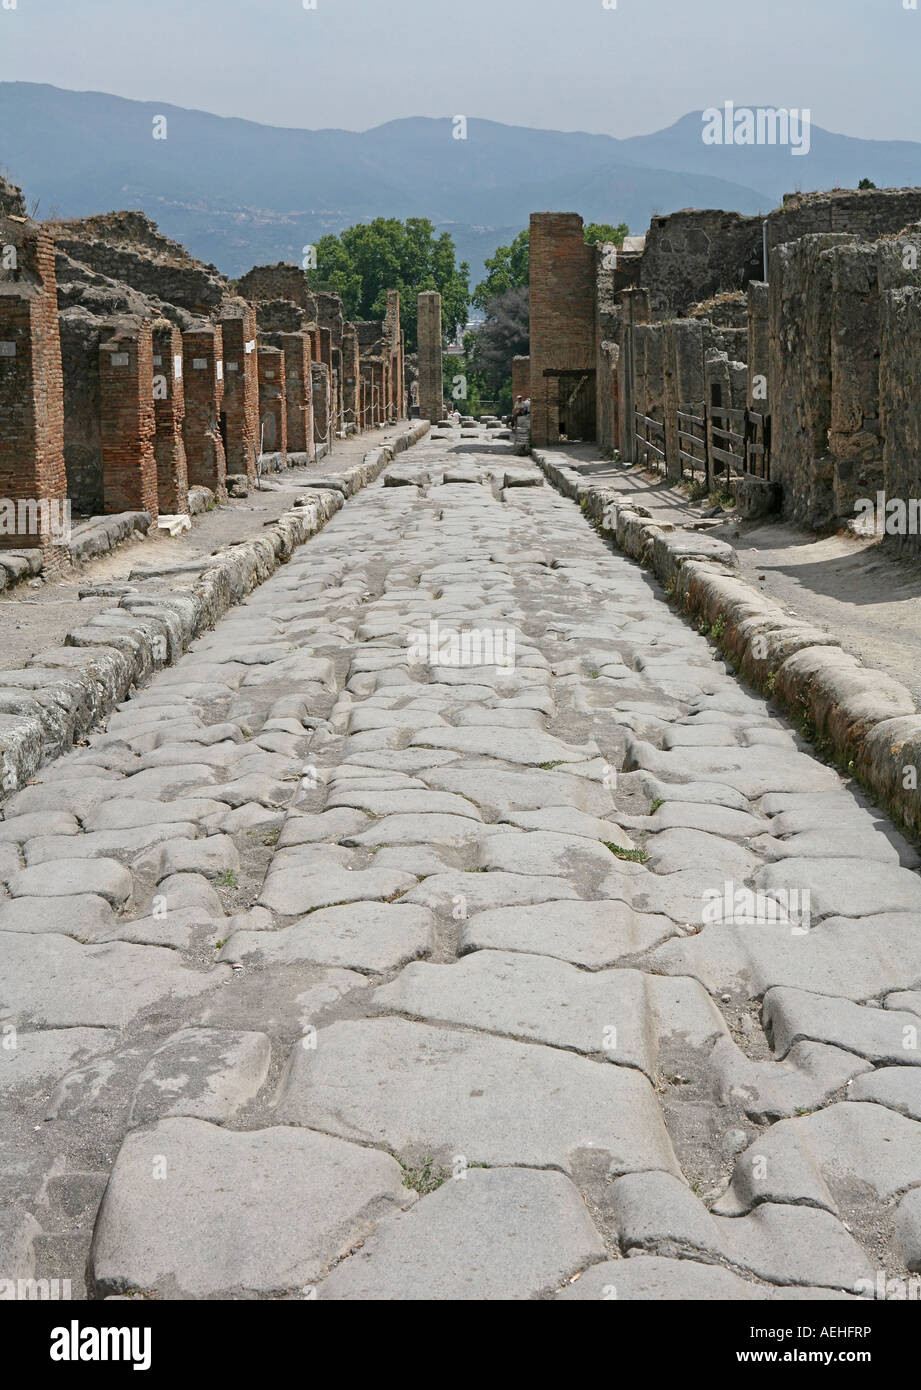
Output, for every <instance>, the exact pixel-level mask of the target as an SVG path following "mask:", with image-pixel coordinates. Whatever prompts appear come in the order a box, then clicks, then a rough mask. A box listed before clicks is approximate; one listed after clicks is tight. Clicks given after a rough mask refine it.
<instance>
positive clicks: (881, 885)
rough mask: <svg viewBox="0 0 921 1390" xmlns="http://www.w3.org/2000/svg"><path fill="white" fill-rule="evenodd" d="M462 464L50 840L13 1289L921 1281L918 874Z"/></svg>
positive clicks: (119, 766) (262, 629)
mask: <svg viewBox="0 0 921 1390" xmlns="http://www.w3.org/2000/svg"><path fill="white" fill-rule="evenodd" d="M464 434H465V436H466V437H462V436H461V435H460V432H459V431H454V432H453V433H452V434H451V435H449V436H446V435H444V434H442V436H441V437H439V436H437V435H436V436H435V437H434V438H432V439H431V440H430V441H429V442H426V443H425V444H423V445H421V446H419V447H417V448H416V449H414V450H413V451H412V452H411V453H410V454H408V455H405V456H403V457H402V458H401V460H400V461H399V462H398V463H397V464H395V465H393V466H392V467H391V468H390V471H389V475H388V476H389V479H390V480H391V482H393V483H400V482H402V484H403V485H396V486H385V485H384V483H383V482H379V483H378V484H376V485H375V486H374V487H372V488H370V489H368V490H367V491H366V492H364V493H362V494H360V495H359V496H358V497H356V498H354V499H353V500H352V501H350V502H349V503H348V505H347V507H346V508H345V509H344V510H343V511H342V512H340V513H339V514H338V515H337V516H336V517H335V518H334V519H333V521H332V522H331V523H330V524H329V526H328V527H327V529H326V530H325V531H323V532H322V533H321V534H320V535H319V536H317V537H316V538H314V539H313V540H312V541H311V542H310V543H309V544H307V545H306V546H304V547H302V549H301V550H300V551H298V552H297V553H296V555H295V556H294V558H293V559H292V561H291V562H290V563H289V564H288V565H287V566H285V567H284V568H283V569H282V570H280V571H279V572H278V574H276V576H275V577H274V578H272V579H271V580H270V581H269V582H267V583H266V584H265V585H264V586H263V587H262V588H260V589H259V590H257V591H256V592H254V593H253V594H252V595H251V596H250V598H249V599H248V600H247V602H246V603H244V604H243V605H242V606H241V607H240V608H238V609H236V610H234V612H233V613H232V614H230V615H228V616H227V617H225V618H224V619H223V621H222V622H221V623H220V625H219V626H218V628H217V629H216V630H215V631H214V632H212V633H210V634H208V635H207V636H206V637H203V638H202V639H200V640H198V641H197V642H196V643H195V647H194V649H193V650H192V651H191V652H190V653H189V654H188V655H187V656H186V657H185V658H184V659H183V660H182V661H181V662H180V663H179V664H178V665H177V666H175V667H173V668H170V669H168V670H166V671H164V672H161V673H160V674H159V675H158V676H157V677H156V678H155V679H154V680H153V681H152V682H151V683H150V684H149V685H148V686H147V687H146V688H145V689H144V690H143V691H141V692H140V693H139V694H138V695H137V697H136V698H135V699H133V700H132V701H131V702H130V703H128V704H126V705H125V706H123V707H122V708H121V709H120V710H119V711H118V712H117V713H115V714H114V715H113V716H112V717H111V718H110V720H109V722H108V729H107V732H106V733H105V734H100V735H98V736H96V737H95V738H94V739H93V740H92V741H91V746H90V747H88V748H83V749H79V750H76V751H75V752H74V753H73V754H71V755H69V756H67V757H66V758H63V759H61V760H60V761H59V762H58V763H56V764H55V765H54V766H53V767H51V768H49V769H47V770H46V771H45V773H44V774H43V775H42V777H41V779H40V781H39V782H38V783H37V784H36V785H33V786H30V787H28V788H26V789H24V790H23V791H21V792H20V793H18V794H17V795H16V796H15V797H14V798H13V799H12V800H11V801H9V802H8V803H7V805H6V806H5V808H4V809H5V815H6V818H5V820H4V821H3V822H2V823H0V881H2V882H3V883H4V884H5V885H6V896H5V897H3V898H2V899H0V1030H2V1032H0V1090H2V1093H3V1094H2V1101H3V1105H2V1114H0V1173H2V1177H0V1198H2V1206H0V1245H2V1249H3V1254H2V1256H0V1277H2V1276H6V1277H13V1276H16V1275H22V1274H26V1275H28V1274H30V1273H33V1272H34V1273H37V1274H38V1275H40V1276H44V1277H48V1278H51V1277H58V1278H70V1279H71V1280H72V1282H73V1288H74V1292H75V1293H76V1294H77V1295H78V1296H80V1295H82V1294H83V1292H84V1288H85V1289H86V1291H87V1292H88V1293H89V1295H90V1296H96V1297H102V1296H106V1295H110V1294H123V1293H128V1292H131V1293H135V1294H136V1293H138V1292H140V1293H143V1294H147V1295H148V1296H154V1297H193V1298H205V1297H213V1296H231V1297H234V1296H236V1297H253V1296H256V1297H286V1298H304V1297H318V1298H321V1299H322V1298H336V1299H359V1298H369V1297H370V1298H388V1299H413V1298H474V1299H486V1298H529V1297H540V1296H557V1297H563V1298H587V1299H598V1298H611V1297H615V1296H616V1297H618V1298H622V1299H623V1298H628V1299H629V1298H669V1297H677V1298H700V1297H705V1298H731V1299H769V1298H828V1297H836V1296H839V1297H841V1296H845V1294H846V1292H847V1291H853V1290H854V1289H855V1288H858V1287H860V1284H859V1281H861V1280H864V1279H866V1280H873V1279H875V1276H876V1271H877V1270H878V1269H882V1270H883V1271H885V1272H886V1273H887V1274H888V1275H890V1276H893V1277H895V1276H899V1275H902V1276H904V1275H905V1274H906V1273H907V1271H908V1270H909V1269H912V1268H914V1269H917V1268H919V1264H921V1067H919V1062H921V1050H919V1048H918V1030H919V1028H921V878H919V875H918V873H917V864H918V860H917V858H916V856H915V855H914V853H913V851H912V850H911V849H910V848H909V847H908V846H907V845H906V844H905V843H904V842H903V841H901V840H900V838H899V836H898V835H897V833H896V832H895V831H894V830H893V828H892V827H891V826H890V825H888V824H887V823H886V822H885V821H883V820H881V818H880V817H879V816H878V815H875V814H874V813H873V812H872V811H870V810H869V809H867V808H866V806H865V805H864V804H862V803H861V802H860V801H859V800H858V799H857V798H856V797H855V795H853V794H852V792H851V791H850V790H848V789H847V787H846V786H845V784H844V783H843V782H842V781H841V779H840V778H839V777H838V775H837V774H836V773H835V772H833V771H832V770H830V769H829V768H827V767H825V766H824V765H822V764H821V763H820V762H818V761H817V760H816V759H814V758H813V757H812V756H811V755H810V754H809V752H808V751H807V750H806V749H805V747H804V746H803V745H802V744H800V743H799V742H798V740H797V738H796V737H795V736H794V735H793V734H792V733H791V732H790V730H789V728H788V727H787V726H786V725H785V724H784V723H783V722H782V721H781V720H779V719H778V718H776V717H775V716H774V715H773V714H772V713H771V711H770V709H769V708H768V707H767V706H766V705H765V703H764V702H763V701H761V700H760V699H755V698H753V697H751V696H750V695H749V694H748V693H746V691H745V690H744V689H743V688H742V687H741V686H740V685H739V684H738V683H737V682H736V681H735V679H734V678H733V677H732V676H731V675H730V674H728V673H727V672H726V671H725V669H724V667H723V666H722V664H721V662H720V661H719V660H717V659H715V656H714V649H713V648H712V647H711V646H710V645H709V644H708V642H707V641H706V640H705V639H704V638H703V637H701V636H699V635H697V634H696V633H694V632H693V631H691V630H690V629H689V628H688V627H687V626H686V625H685V624H684V623H683V622H682V621H681V620H680V619H679V618H678V617H677V616H676V615H675V614H674V613H673V612H672V611H671V610H670V608H669V606H668V604H667V602H666V600H665V597H664V595H663V594H662V592H661V590H659V589H658V587H657V586H656V584H655V583H654V581H653V580H652V579H651V578H650V577H649V576H647V575H646V574H644V572H643V571H641V570H640V569H639V568H638V567H636V566H635V565H633V564H632V563H631V562H629V561H627V560H626V559H624V558H623V557H621V556H619V555H618V554H616V553H613V552H612V551H611V550H610V549H609V548H608V547H607V545H606V544H605V543H604V542H603V541H602V540H601V539H600V538H599V537H598V536H597V535H596V534H595V533H594V532H593V531H592V530H591V528H590V527H589V525H588V524H587V522H586V521H585V520H584V519H583V517H582V516H581V515H580V513H579V511H578V509H577V508H576V507H575V506H574V505H573V504H572V503H571V502H568V501H566V500H564V499H562V498H561V497H559V496H558V495H557V494H556V493H554V492H553V491H552V490H551V489H550V488H549V487H548V486H546V485H545V484H544V483H543V480H542V478H541V476H540V474H539V473H538V471H537V469H536V468H535V467H534V466H533V465H532V464H531V463H530V462H528V461H527V460H522V459H518V458H514V457H512V455H511V453H510V451H509V448H508V446H506V445H503V444H501V443H499V442H498V441H496V440H495V439H494V438H489V437H488V436H487V435H486V433H485V432H484V431H480V432H479V434H478V435H476V436H473V435H469V434H468V433H467V432H464ZM432 624H437V630H436V629H435V628H433V627H432ZM487 660H488V663H489V664H487ZM751 915H755V916H756V917H759V918H761V919H763V920H760V921H755V922H751V921H749V920H747V918H748V917H749V916H751ZM100 1202H101V1205H100ZM97 1213H98V1214H97ZM91 1242H92V1243H91ZM84 1269H85V1271H86V1284H85V1286H84V1282H83V1277H84Z"/></svg>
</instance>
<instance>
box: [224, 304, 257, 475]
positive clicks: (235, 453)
mask: <svg viewBox="0 0 921 1390" xmlns="http://www.w3.org/2000/svg"><path fill="white" fill-rule="evenodd" d="M221 333H222V340H223V351H224V406H223V409H224V421H225V438H226V441H227V443H226V448H225V452H226V455H227V472H228V473H236V474H241V473H242V474H245V475H246V476H247V477H248V478H249V479H250V481H251V482H253V481H255V477H256V458H257V456H258V452H259V367H258V358H257V338H258V331H257V327H256V311H255V309H254V308H253V307H252V305H250V304H247V302H246V300H244V299H231V300H227V301H225V303H224V306H223V309H222V312H221Z"/></svg>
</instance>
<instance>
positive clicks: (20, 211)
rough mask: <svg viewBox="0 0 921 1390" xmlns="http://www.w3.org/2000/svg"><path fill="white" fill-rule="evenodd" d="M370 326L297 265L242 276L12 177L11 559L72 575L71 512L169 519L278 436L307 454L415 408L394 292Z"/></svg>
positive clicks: (4, 247)
mask: <svg viewBox="0 0 921 1390" xmlns="http://www.w3.org/2000/svg"><path fill="white" fill-rule="evenodd" d="M373 329H374V333H373V339H372V341H371V342H370V343H369V342H368V341H367V334H365V335H364V336H363V335H362V332H361V331H360V328H359V326H358V325H355V324H353V323H350V322H348V321H347V320H346V318H345V315H344V312H343V306H342V301H341V299H340V298H339V296H338V295H335V294H331V293H320V294H315V293H313V292H312V291H311V290H310V288H309V286H308V282H307V278H306V276H305V273H304V271H303V270H301V269H300V268H299V267H298V266H296V265H290V264H285V263H281V264H278V265H274V266H256V267H254V268H253V269H252V270H251V271H250V272H249V273H248V274H247V275H244V276H243V277H242V278H241V279H240V280H239V281H237V282H236V283H232V282H230V281H229V280H228V279H226V277H224V276H223V275H222V274H221V273H220V272H219V271H218V270H217V268H216V267H215V266H212V265H206V264H204V263H202V262H201V261H198V260H196V259H195V258H194V257H193V256H191V255H190V254H189V253H188V252H187V251H186V250H185V249H184V247H182V246H180V245H179V244H178V243H177V242H174V241H171V240H170V239H169V238H167V237H165V236H164V235H163V234H162V233H161V232H160V231H159V230H158V228H157V226H156V224H155V223H154V222H152V221H151V220H150V219H149V218H148V217H147V216H145V214H143V213H141V212H137V211H126V212H113V213H106V214H102V215H99V216H93V217H85V218H73V219H67V220H60V219H59V220H56V221H53V222H47V223H43V224H38V223H36V222H34V221H32V220H31V219H30V218H29V217H28V215H27V210H26V206H25V202H24V199H23V196H22V193H21V191H20V190H19V189H18V188H16V187H15V185H13V184H11V183H8V182H7V181H6V180H3V179H0V424H2V429H0V503H8V504H9V506H7V507H6V509H5V511H4V513H3V516H4V518H7V519H8V516H9V515H12V516H13V517H15V519H16V521H15V525H11V526H8V525H6V524H3V525H0V532H2V534H0V554H5V553H7V552H9V551H11V550H12V551H13V552H15V553H16V555H17V556H18V555H19V554H20V552H28V554H29V556H30V559H29V562H28V563H29V567H30V571H29V572H38V571H40V570H44V572H45V573H46V574H50V573H52V572H58V571H60V569H61V567H62V565H64V564H65V562H69V559H70V553H69V551H68V550H67V547H66V544H62V543H61V538H60V534H59V532H60V530H61V527H60V516H59V514H60V515H61V516H63V514H64V512H65V511H66V512H67V516H68V518H69V516H70V514H71V511H72V513H73V515H74V516H75V517H77V518H80V517H89V516H100V515H102V514H110V515H115V514H121V513H124V512H126V511H131V512H137V513H139V514H143V515H146V516H148V517H149V523H148V524H155V523H156V522H157V519H158V516H159V515H161V514H162V515H163V516H164V517H173V516H177V515H178V516H182V515H187V514H188V509H189V490H190V488H193V489H196V488H207V489H208V490H209V492H210V493H212V494H213V495H214V496H215V497H216V498H217V499H218V500H219V501H223V500H224V499H225V498H226V496H227V484H228V478H229V479H230V480H231V483H232V484H235V485H236V484H238V483H241V484H242V486H243V487H244V488H245V486H247V485H248V484H250V483H252V482H253V480H255V478H256V476H257V472H258V469H259V460H260V449H261V447H262V444H263V440H265V441H266V442H265V448H266V450H267V451H268V452H269V453H270V454H271V458H272V460H273V461H274V462H275V464H276V466H278V464H279V463H281V464H282V466H283V465H284V462H285V461H288V462H290V463H291V464H292V465H295V464H307V463H312V462H314V461H315V460H316V459H317V457H318V456H321V455H322V454H323V453H325V452H328V451H329V450H330V449H332V448H333V447H334V444H335V440H336V439H337V438H341V437H344V436H345V435H347V434H352V433H355V432H357V431H359V430H362V429H365V428H370V427H372V426H375V425H380V424H383V423H385V422H386V421H389V420H396V419H397V418H402V417H404V416H405V414H406V397H405V386H404V382H403V372H404V360H403V334H402V331H401V328H400V306H399V295H398V294H397V293H396V291H391V292H390V293H388V296H387V312H386V317H385V319H384V320H383V321H382V322H381V323H379V324H375V325H373ZM273 372H274V373H276V375H275V376H273V375H272V373H273ZM277 373H280V374H281V375H280V376H279V375H277ZM269 440H271V443H269V442H268V441H269ZM196 495H197V494H196ZM8 563H13V562H12V561H9V562H8ZM15 563H16V565H17V567H19V565H20V562H19V560H16V562H15ZM17 572H18V569H17Z"/></svg>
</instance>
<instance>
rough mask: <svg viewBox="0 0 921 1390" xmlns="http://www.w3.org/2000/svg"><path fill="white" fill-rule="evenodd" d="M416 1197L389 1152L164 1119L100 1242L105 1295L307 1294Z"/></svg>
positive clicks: (303, 1134)
mask: <svg viewBox="0 0 921 1390" xmlns="http://www.w3.org/2000/svg"><path fill="white" fill-rule="evenodd" d="M409 1199H410V1193H409V1191H408V1189H407V1188H405V1187H404V1186H403V1183H402V1173H401V1171H400V1168H399V1165H398V1164H397V1163H396V1162H395V1161H394V1160H393V1159H392V1158H390V1157H389V1156H388V1155H387V1154H383V1153H378V1152H376V1151H374V1150H373V1149H365V1148H360V1147H358V1146H356V1145H354V1144H346V1143H343V1142H342V1141H341V1140H339V1139H333V1138H330V1137H329V1136H328V1135H325V1134H314V1133H312V1132H310V1131H309V1130H298V1129H291V1128H287V1127H283V1128H273V1129H262V1130H256V1131H253V1132H250V1133H244V1134H241V1133H234V1132H232V1131H230V1130H225V1129H220V1128H219V1127H217V1126H215V1125H211V1124H207V1123H205V1122H204V1121H202V1120H196V1119H167V1120H162V1121H161V1122H160V1123H159V1124H157V1125H154V1126H153V1127H151V1128H148V1129H144V1130H137V1131H135V1132H134V1133H133V1134H130V1135H129V1136H128V1138H127V1139H126V1140H125V1142H124V1143H123V1144H122V1147H121V1150H120V1151H119V1154H118V1158H117V1159H116V1161H115V1166H114V1168H113V1169H112V1175H111V1177H110V1179H109V1185H108V1187H107V1188H106V1194H105V1197H104V1199H103V1203H102V1207H101V1209H100V1212H99V1217H98V1220H97V1224H96V1231H95V1234H94V1237H93V1247H92V1250H91V1252H90V1276H91V1280H92V1283H93V1286H94V1288H95V1291H96V1293H97V1295H100V1294H101V1295H109V1294H124V1293H126V1292H128V1291H140V1292H144V1293H149V1294H153V1295H157V1296H159V1297H161V1298H190V1297H191V1298H215V1297H230V1296H244V1297H245V1296H250V1297H252V1296H258V1297H271V1296H273V1295H279V1294H292V1293H293V1294H300V1295H301V1296H304V1294H305V1293H306V1291H307V1288H308V1287H309V1286H311V1285H312V1284H313V1283H314V1282H315V1281H316V1280H318V1279H319V1278H320V1277H322V1275H323V1274H325V1273H326V1271H327V1270H328V1269H329V1268H330V1266H331V1265H333V1264H334V1263H335V1262H336V1260H337V1259H339V1258H340V1257H341V1256H343V1255H345V1254H346V1253H347V1252H348V1251H349V1250H350V1249H351V1248H352V1247H353V1246H354V1245H356V1244H359V1243H360V1242H362V1241H363V1240H364V1239H365V1237H366V1236H367V1235H368V1234H369V1233H370V1232H371V1231H372V1230H373V1228H374V1226H375V1225H376V1223H377V1222H378V1221H379V1220H380V1219H381V1218H382V1217H383V1216H385V1215H387V1214H388V1213H389V1212H391V1211H393V1210H395V1209H397V1208H400V1207H402V1206H405V1205H407V1203H408V1201H409Z"/></svg>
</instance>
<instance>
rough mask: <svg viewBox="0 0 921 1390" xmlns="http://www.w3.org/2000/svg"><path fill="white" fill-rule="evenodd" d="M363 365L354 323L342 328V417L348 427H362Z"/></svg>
mask: <svg viewBox="0 0 921 1390" xmlns="http://www.w3.org/2000/svg"><path fill="white" fill-rule="evenodd" d="M360 412H361V366H360V363H359V357H358V334H357V332H356V330H355V327H354V325H353V324H350V323H347V324H346V325H345V327H344V328H343V330H342V418H343V420H344V421H345V427H346V429H348V427H349V426H350V425H353V426H354V427H355V429H361V414H360Z"/></svg>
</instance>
